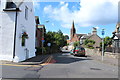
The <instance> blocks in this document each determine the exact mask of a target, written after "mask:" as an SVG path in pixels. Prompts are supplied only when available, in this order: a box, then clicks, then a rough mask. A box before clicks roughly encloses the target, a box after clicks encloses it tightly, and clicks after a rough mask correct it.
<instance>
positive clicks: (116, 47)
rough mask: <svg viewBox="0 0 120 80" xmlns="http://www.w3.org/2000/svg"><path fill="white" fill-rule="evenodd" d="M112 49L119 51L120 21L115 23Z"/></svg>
mask: <svg viewBox="0 0 120 80" xmlns="http://www.w3.org/2000/svg"><path fill="white" fill-rule="evenodd" d="M112 51H113V53H120V23H118V24H117V25H116V29H115V31H114V32H113V36H112Z"/></svg>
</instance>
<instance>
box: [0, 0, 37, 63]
mask: <svg viewBox="0 0 120 80" xmlns="http://www.w3.org/2000/svg"><path fill="white" fill-rule="evenodd" d="M11 1H12V0H0V2H1V4H0V17H1V18H0V23H1V24H0V45H1V46H0V60H8V61H14V62H19V61H23V60H26V59H27V58H31V57H34V56H35V29H36V27H35V17H34V9H33V3H32V1H31V2H26V0H22V2H18V3H17V4H19V5H18V6H17V5H16V4H15V3H14V2H11ZM29 1H30V0H29Z"/></svg>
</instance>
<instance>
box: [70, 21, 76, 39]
mask: <svg viewBox="0 0 120 80" xmlns="http://www.w3.org/2000/svg"><path fill="white" fill-rule="evenodd" d="M75 34H76V30H75V24H74V21H73V23H72V28H71V35H70V36H71V39H72V38H73V37H74V35H75Z"/></svg>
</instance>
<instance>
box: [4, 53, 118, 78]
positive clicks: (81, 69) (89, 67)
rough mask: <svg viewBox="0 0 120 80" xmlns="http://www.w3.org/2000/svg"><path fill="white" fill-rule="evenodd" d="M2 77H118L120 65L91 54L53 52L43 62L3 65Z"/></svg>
mask: <svg viewBox="0 0 120 80" xmlns="http://www.w3.org/2000/svg"><path fill="white" fill-rule="evenodd" d="M2 78H118V66H115V65H110V64H107V63H102V62H100V61H97V60H95V59H93V58H92V57H91V56H87V57H77V56H73V55H70V54H69V53H58V54H51V55H50V56H49V57H48V59H47V60H46V61H45V62H44V63H41V64H35V65H34V64H33V65H20V64H18V65H17V64H7V65H2Z"/></svg>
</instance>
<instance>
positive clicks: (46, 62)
mask: <svg viewBox="0 0 120 80" xmlns="http://www.w3.org/2000/svg"><path fill="white" fill-rule="evenodd" d="M52 58H53V56H52V55H51V56H49V57H48V59H47V60H46V61H45V63H42V64H38V65H22V64H0V65H6V66H18V67H39V66H43V65H47V64H49V62H50V61H51V60H52Z"/></svg>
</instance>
